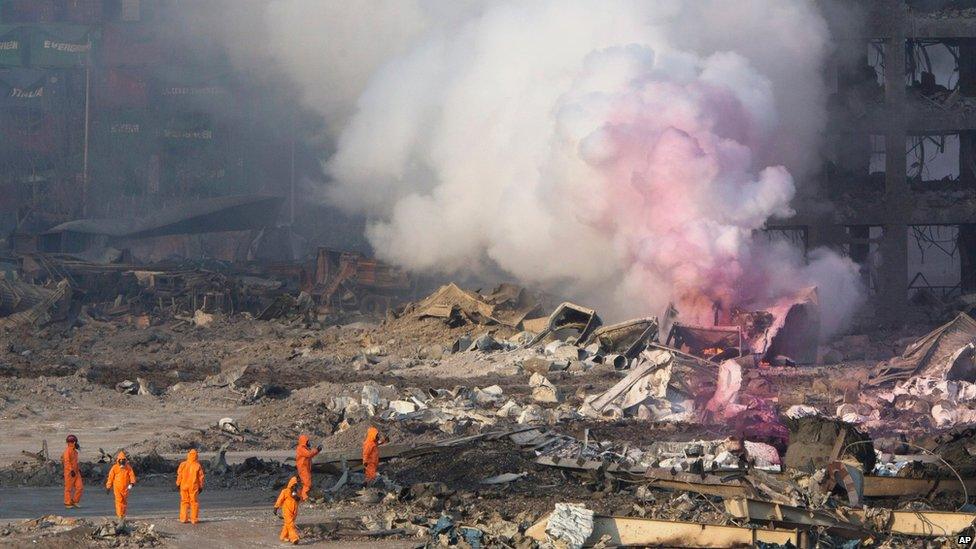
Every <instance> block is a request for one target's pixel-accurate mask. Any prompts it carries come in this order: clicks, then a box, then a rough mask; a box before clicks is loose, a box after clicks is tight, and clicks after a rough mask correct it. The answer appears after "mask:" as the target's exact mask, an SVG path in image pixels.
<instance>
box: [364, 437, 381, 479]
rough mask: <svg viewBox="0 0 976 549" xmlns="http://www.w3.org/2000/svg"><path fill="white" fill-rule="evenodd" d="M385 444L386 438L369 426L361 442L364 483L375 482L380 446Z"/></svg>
mask: <svg viewBox="0 0 976 549" xmlns="http://www.w3.org/2000/svg"><path fill="white" fill-rule="evenodd" d="M386 442H387V439H386V437H385V436H383V434H382V433H380V431H379V429H377V428H376V427H375V426H373V425H370V426H369V429H367V430H366V438H365V439H364V440H363V469H365V470H366V482H373V481H374V480H376V469H377V468H378V467H379V466H380V446H381V445H383V444H386Z"/></svg>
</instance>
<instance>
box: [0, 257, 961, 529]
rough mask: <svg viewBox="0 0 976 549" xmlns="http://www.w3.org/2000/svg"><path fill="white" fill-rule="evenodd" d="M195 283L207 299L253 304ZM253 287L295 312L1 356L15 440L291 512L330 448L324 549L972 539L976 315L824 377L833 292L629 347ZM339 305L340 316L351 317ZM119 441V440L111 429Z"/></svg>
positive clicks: (91, 324)
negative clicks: (251, 496)
mask: <svg viewBox="0 0 976 549" xmlns="http://www.w3.org/2000/svg"><path fill="white" fill-rule="evenodd" d="M189 271H193V269H190V270H189ZM159 272H160V273H163V274H162V275H158V276H157V275H153V276H152V277H150V278H151V279H152V280H154V282H153V285H154V287H155V288H156V291H157V293H156V294H146V295H155V296H156V297H157V298H158V292H159V291H162V289H163V288H164V287H166V286H165V281H166V280H167V277H166V276H164V275H165V274H166V273H172V272H173V271H165V270H160V271H159ZM139 276H143V277H144V275H139ZM187 276H189V275H186V276H184V278H183V279H182V280H184V281H186V280H196V281H199V282H201V283H203V282H205V283H206V284H204V285H203V286H201V288H204V287H205V288H209V289H208V290H207V291H206V292H203V293H214V292H216V289H217V288H218V287H217V286H214V285H213V284H218V283H223V281H226V280H230V278H224V277H221V276H209V275H207V276H202V277H197V275H193V276H190V277H189V278H187ZM224 276H227V277H229V276H230V275H224ZM247 276H252V275H247ZM259 278H260V277H259ZM144 280H149V278H145V277H144ZM244 283H246V284H247V285H250V286H255V287H257V288H261V291H268V292H272V291H273V292H284V294H287V295H289V299H290V300H291V301H288V300H280V301H279V300H277V299H278V298H275V299H276V301H275V303H277V305H275V304H274V303H272V304H271V305H267V306H266V307H265V309H263V310H262V311H259V312H258V313H248V312H241V311H240V310H229V309H226V308H224V307H216V306H211V305H210V304H216V303H219V302H220V299H221V298H218V297H209V298H206V299H208V300H212V301H208V302H207V303H208V305H207V306H206V307H199V306H197V307H192V306H191V307H189V308H188V307H186V306H185V304H184V305H179V304H177V305H176V306H175V307H171V308H170V309H167V307H166V306H165V305H164V306H162V307H160V305H159V303H157V304H156V306H155V307H148V306H137V302H127V301H126V299H127V298H126V297H123V299H122V300H121V301H120V303H119V306H120V307H121V308H120V309H119V310H120V311H128V312H123V313H121V314H118V315H116V314H110V311H111V309H110V308H106V303H105V302H101V303H96V302H91V303H84V304H83V305H84V306H83V308H82V312H84V313H85V314H81V313H79V314H78V316H77V317H75V321H72V323H64V322H63V321H61V323H60V324H59V323H58V322H59V321H57V320H52V321H47V320H45V321H44V322H45V323H46V324H45V325H44V326H38V325H32V324H31V323H30V322H28V323H26V324H22V325H20V326H19V327H17V328H15V329H13V330H12V331H8V332H5V333H4V334H2V335H0V338H3V339H2V341H0V343H2V345H0V351H3V352H0V374H2V375H4V376H6V379H5V384H4V391H3V393H2V394H0V422H2V423H0V424H2V425H3V428H4V429H5V432H7V430H9V431H10V432H11V436H12V438H16V437H31V436H34V433H35V432H36V429H35V426H36V425H53V424H60V425H64V424H66V423H71V425H72V427H71V428H74V426H81V428H80V429H79V430H81V431H82V439H83V440H85V441H87V440H89V438H90V437H93V436H98V437H104V439H105V440H112V441H113V442H112V443H111V444H103V443H102V442H101V441H99V442H98V443H93V444H92V445H91V446H86V447H85V450H84V451H83V459H82V460H81V471H82V474H83V477H84V478H85V481H86V482H87V483H89V484H93V483H98V482H102V480H101V479H103V478H104V475H105V473H106V470H107V468H108V465H109V463H110V462H111V456H112V455H113V454H114V453H115V452H117V451H118V450H119V449H125V450H126V452H127V454H128V455H129V456H130V459H131V461H132V463H133V466H134V467H135V469H136V470H137V472H138V475H139V482H140V484H141V485H145V486H148V487H166V488H167V489H169V488H170V487H171V485H172V476H173V474H174V471H175V468H176V466H177V463H178V462H179V460H180V459H182V455H183V454H185V452H186V451H188V450H189V449H196V450H198V451H200V452H201V461H202V462H203V464H204V468H205V470H206V472H207V484H208V486H209V487H211V488H212V489H214V490H225V489H243V490H249V491H257V492H261V491H268V492H274V491H276V490H278V489H280V488H282V487H283V486H284V485H285V484H286V482H287V480H288V478H289V477H290V476H291V475H293V474H294V463H293V461H292V460H293V459H294V458H293V456H294V445H295V440H296V439H297V437H298V436H299V435H300V434H305V435H308V436H310V437H311V438H312V439H313V440H314V441H316V443H321V444H322V447H323V450H322V453H321V454H319V455H318V456H316V458H315V459H314V460H313V472H314V475H315V481H314V487H313V489H312V490H311V493H310V499H309V500H308V502H306V503H304V504H303V505H304V506H307V507H308V508H309V512H311V513H325V514H328V518H327V519H323V520H319V519H318V518H316V520H315V521H314V522H312V523H304V524H303V523H302V522H301V521H300V523H299V525H300V527H301V528H302V530H303V531H302V534H303V536H304V537H306V539H309V540H312V541H314V540H323V541H324V540H359V541H363V542H368V541H371V540H377V539H384V538H392V539H403V540H411V541H413V540H416V541H417V542H418V543H420V542H423V543H430V544H440V545H445V546H460V547H465V546H471V547H477V546H482V547H489V546H501V545H502V544H504V545H507V546H509V547H535V546H541V545H543V544H546V543H550V544H552V543H556V544H562V546H594V545H600V544H604V545H607V546H609V545H619V544H631V545H650V546H655V545H669V544H670V545H676V544H677V545H680V543H676V542H675V539H677V538H668V537H666V536H665V537H662V536H664V535H665V533H669V532H670V534H668V535H674V536H679V537H680V536H685V537H682V538H680V539H683V540H686V541H687V540H693V541H694V542H695V543H698V542H701V543H705V542H704V541H701V540H703V539H704V538H700V537H695V536H704V535H705V534H707V536H708V537H709V538H710V539H713V540H714V539H718V540H724V541H723V542H722V543H725V544H726V545H735V544H736V543H740V542H741V541H742V540H746V539H748V540H761V541H762V542H763V543H768V544H770V545H769V546H783V545H784V544H785V543H787V542H789V543H793V544H794V545H796V546H804V544H810V543H821V544H822V545H825V544H827V543H830V544H833V545H834V546H838V545H843V544H844V543H850V542H851V541H858V542H866V541H867V540H868V539H874V540H881V541H882V542H883V543H888V544H889V545H890V546H893V547H894V546H898V544H899V543H903V542H902V541H900V540H903V539H906V540H910V541H915V542H917V541H918V538H919V537H925V538H934V539H949V538H946V537H945V536H951V535H952V534H951V533H954V532H956V531H958V530H959V527H958V523H960V522H965V519H966V517H970V519H972V518H976V516H971V515H970V514H969V513H968V511H967V510H968V507H965V508H963V509H962V510H961V511H960V510H959V509H960V507H963V505H964V504H966V503H968V502H967V501H966V496H965V494H966V492H967V491H968V492H969V493H976V485H972V486H971V485H970V484H971V483H970V481H969V477H970V476H971V475H972V474H974V473H976V460H974V459H972V453H971V452H970V450H971V449H970V446H971V445H972V444H971V439H972V434H973V433H972V427H971V425H972V424H974V423H976V419H974V417H976V416H974V414H976V404H974V403H976V351H974V349H976V322H974V321H972V320H971V318H970V317H969V316H968V315H966V314H964V313H963V314H960V313H956V314H955V315H953V316H952V317H951V318H950V319H947V320H946V321H945V322H944V323H943V324H942V325H941V326H932V327H926V328H924V329H921V328H919V329H915V330H914V331H912V330H909V329H903V330H900V331H893V332H889V333H871V334H846V335H843V336H840V337H838V338H835V339H834V340H832V341H829V342H823V344H822V345H819V346H816V345H815V346H814V347H815V350H816V352H814V353H813V355H815V356H816V358H817V359H819V362H820V363H821V364H819V365H810V364H807V363H808V362H809V361H810V357H811V346H810V339H809V336H810V335H811V334H812V333H813V328H814V327H818V326H819V324H818V323H817V322H815V320H816V312H817V310H818V309H817V307H818V305H817V303H816V299H815V296H816V294H815V292H813V293H810V292H808V293H806V294H804V296H805V297H803V298H802V299H800V298H797V299H794V300H786V301H784V302H783V303H780V304H776V305H775V306H774V307H771V308H770V309H769V310H757V309H755V308H750V307H740V308H733V309H731V310H730V311H728V314H729V317H728V318H729V322H732V323H731V324H727V325H722V326H706V327H702V326H695V325H690V324H683V323H681V322H680V314H676V313H675V312H674V311H673V310H671V311H669V312H667V313H666V314H665V315H663V316H662V317H660V319H659V318H658V317H642V318H635V319H631V320H627V321H624V322H617V323H609V324H607V323H604V321H603V318H601V316H600V314H598V312H597V311H595V310H593V309H590V308H587V307H585V306H583V305H578V304H575V303H572V302H562V303H559V304H557V305H555V306H551V305H549V304H548V303H547V299H546V298H544V297H543V296H540V295H537V294H534V293H532V292H529V291H527V290H524V289H521V288H518V287H515V286H511V285H502V286H499V287H497V288H495V289H494V290H491V291H489V292H487V293H483V292H473V291H469V290H464V289H461V288H460V287H459V286H456V285H446V286H443V287H441V288H439V289H438V290H436V291H434V292H433V293H432V294H431V295H430V296H428V297H427V298H425V299H421V300H419V301H417V302H414V303H409V304H406V305H404V306H402V307H395V306H393V307H390V308H389V309H387V310H386V311H384V314H382V315H375V316H361V315H360V316H358V317H349V318H347V320H348V321H346V322H345V324H337V325H328V326H324V325H323V324H321V321H320V316H321V315H320V313H322V311H323V310H324V309H322V307H323V303H322V302H320V301H318V300H317V299H318V298H311V297H309V298H302V297H301V293H300V292H301V291H304V290H299V289H298V288H297V287H295V286H294V285H293V286H291V288H292V290H288V289H287V288H288V287H289V286H288V284H286V283H282V285H281V286H280V287H279V286H276V285H274V284H269V283H267V281H266V280H255V279H252V278H248V279H244ZM140 287H143V288H145V286H140ZM340 287H341V284H340ZM176 288H179V287H178V286H176ZM46 290H48V291H53V290H51V289H50V288H46ZM327 290H328V291H327ZM172 291H181V290H178V289H177V290H172ZM254 291H255V292H257V291H258V290H254ZM289 291H291V293H288V292H289ZM311 291H312V293H308V296H312V294H313V293H314V294H315V295H318V296H321V295H325V294H327V293H329V292H332V291H333V290H329V289H328V288H321V287H318V289H315V288H312V290H311ZM323 292H324V293H323ZM335 292H338V293H333V294H330V295H333V297H336V296H337V295H338V296H340V297H338V298H336V299H333V300H331V301H329V306H330V307H332V309H330V310H332V311H333V312H334V311H336V310H338V309H339V308H341V307H339V305H340V303H339V302H341V301H342V298H341V296H342V295H345V294H343V293H342V292H340V291H339V290H335ZM44 295H45V296H48V295H51V294H47V293H45V294H44ZM255 295H256V294H255ZM69 299H71V300H73V299H74V298H69ZM223 299H225V300H226V299H230V303H236V302H235V301H234V300H235V299H238V298H237V297H235V296H234V295H231V296H230V298H226V297H225V298H223ZM309 299H311V300H312V301H311V303H310V302H309V301H308V300H309ZM337 300H338V301H337ZM157 301H158V299H157ZM285 301H287V303H285ZM126 303H128V304H126ZM224 303H227V301H224ZM191 305H192V303H191ZM347 305H348V303H347ZM113 306H114V301H113ZM235 306H236V305H235ZM309 307H310V308H309ZM69 308H70V307H69ZM50 311H51V312H50V313H48V317H49V318H51V319H56V318H57V317H58V315H60V308H58V309H55V307H53V306H52V308H51V309H50ZM137 312H138V314H136V313H137ZM546 312H549V313H550V314H548V315H546V314H545V313H546ZM55 313H56V314H55ZM265 313H266V314H265ZM329 314H332V313H329ZM142 315H146V316H145V317H143V316H142ZM69 316H70V315H69ZM140 318H143V319H144V320H145V319H148V322H146V321H144V320H139V319H140ZM262 318H267V319H265V320H262ZM328 318H341V316H329V317H328ZM818 329H819V328H818ZM774 331H775V334H774ZM774 336H775V337H774ZM909 336H911V337H909ZM794 338H796V339H795V340H794ZM760 341H766V342H770V341H777V343H776V344H775V345H774V346H766V347H757V345H758V342H760ZM797 341H798V342H799V343H796V342H797ZM68 417H70V418H71V420H70V421H68V420H67V419H66V418H68ZM106 418H108V421H110V422H111V424H112V425H117V426H118V427H117V430H110V431H108V432H107V433H106V432H105V431H104V430H103V429H102V426H103V424H104V423H105V420H106ZM159 418H178V419H177V420H176V421H172V422H168V421H167V422H161V421H160V420H159ZM370 426H375V427H377V428H378V429H379V430H380V431H381V432H383V433H384V434H385V435H386V436H387V437H389V439H390V444H389V445H385V446H381V460H382V463H381V464H380V467H379V479H378V480H377V482H375V483H373V484H368V483H366V480H365V475H364V474H363V472H362V468H361V465H360V461H361V457H362V456H361V447H362V442H363V439H364V437H365V433H366V430H367V428H368V427H370ZM85 429H87V431H85ZM45 436H47V435H45ZM50 436H52V437H53V435H50ZM86 437H87V438H86ZM51 440H54V438H52V439H51ZM99 446H101V448H99ZM2 450H3V446H2V445H0V451H2ZM17 452H23V453H18V454H17V455H16V456H13V458H12V459H8V460H7V462H6V463H5V464H4V465H3V466H0V486H3V487H6V488H14V487H28V486H29V487H36V486H56V485H58V484H59V483H60V482H61V478H60V467H59V464H58V462H57V459H58V456H57V455H51V454H50V453H49V451H48V450H47V449H46V448H45V446H44V445H40V444H39V445H38V446H35V447H33V448H30V449H18V450H17ZM269 456H270V457H269ZM231 457H233V458H234V459H231ZM920 498H925V499H924V505H921V506H920V504H919V501H920ZM557 504H558V506H557ZM339 508H341V509H342V510H343V512H342V513H341V514H336V513H333V511H334V510H336V509H339ZM909 510H910V511H911V512H912V513H916V514H917V513H922V515H919V516H920V517H921V518H919V519H918V521H920V522H917V523H913V522H912V520H913V519H911V516H909ZM772 516H775V517H779V518H777V519H776V522H775V524H771V523H770V522H769V520H770V518H769V517H772ZM913 516H915V515H913ZM916 518H917V517H916ZM65 520H69V519H65ZM48 522H50V523H51V524H50V525H47V526H43V527H40V526H36V525H35V526H34V527H32V528H35V530H37V532H42V531H49V532H52V533H53V532H61V530H63V532H61V533H59V534H58V535H77V536H82V537H83V538H84V540H85V541H82V542H78V543H80V544H84V543H87V542H88V541H89V540H91V542H92V543H98V544H102V543H104V544H118V545H125V544H128V543H132V544H139V543H142V544H144V545H152V544H161V545H167V544H169V540H168V539H167V538H166V537H165V536H159V534H158V532H156V531H155V529H153V528H151V527H149V526H148V525H138V524H136V525H131V526H132V527H131V528H126V529H121V530H120V529H118V528H117V527H115V526H111V525H100V526H96V525H95V524H94V523H87V522H83V521H82V522H74V523H68V522H65V523H64V524H61V523H57V521H53V520H52V521H48ZM970 522H972V520H970ZM38 524H41V523H38ZM44 524H47V523H44ZM78 524H80V525H81V526H77V525H78ZM925 524H935V525H938V527H939V528H941V529H942V530H940V531H938V532H936V531H935V530H934V529H933V528H935V527H927V526H924V525H925ZM967 525H968V523H967ZM69 526H70V527H69ZM116 526H117V525H116ZM8 528H9V529H10V533H9V534H6V535H8V536H17V535H21V534H24V535H27V531H24V532H19V533H18V532H15V531H14V529H15V527H14V526H9V527H8ZM926 528H928V529H926ZM59 529H60V530H59ZM70 532H77V533H74V534H72V533H70ZM696 532H697V533H696ZM946 532H949V534H947V533H946ZM96 534H97V535H96ZM624 534H626V535H625V537H623V538H621V537H620V536H622V535H624ZM30 535H35V534H33V533H32V534H30ZM36 535H40V534H36ZM92 535H96V538H91V536H92ZM156 536H158V537H156ZM627 536H630V537H627ZM940 536H942V538H940ZM18 539H20V538H18ZM79 539H81V538H79ZM695 540H698V541H695ZM689 543H690V542H689ZM709 543H713V542H709ZM750 543H751V542H750ZM904 544H905V545H911V544H910V543H909V542H904Z"/></svg>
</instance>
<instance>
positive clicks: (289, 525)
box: [275, 477, 298, 543]
mask: <svg viewBox="0 0 976 549" xmlns="http://www.w3.org/2000/svg"><path fill="white" fill-rule="evenodd" d="M297 485H298V478H297V477H291V478H290V479H289V480H288V486H286V487H285V488H284V489H282V490H281V492H279V493H278V500H277V501H275V509H281V518H283V519H284V520H285V523H284V524H283V525H282V526H281V532H280V533H279V534H278V539H280V540H281V541H290V542H292V543H298V528H296V527H295V519H296V518H298V499H297V498H296V497H295V496H292V493H293V492H295V490H296V488H295V487H296V486H297ZM296 495H297V493H296Z"/></svg>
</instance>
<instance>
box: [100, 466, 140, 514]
mask: <svg viewBox="0 0 976 549" xmlns="http://www.w3.org/2000/svg"><path fill="white" fill-rule="evenodd" d="M135 483H136V473H135V471H133V470H132V464H130V463H129V460H128V459H126V457H125V452H119V455H117V456H115V464H114V465H112V469H110V470H109V472H108V478H107V479H106V480H105V492H106V493H108V492H109V491H111V492H113V493H114V494H115V516H117V517H119V518H120V519H124V518H125V511H126V507H127V506H128V503H129V490H131V489H132V485H133V484H135Z"/></svg>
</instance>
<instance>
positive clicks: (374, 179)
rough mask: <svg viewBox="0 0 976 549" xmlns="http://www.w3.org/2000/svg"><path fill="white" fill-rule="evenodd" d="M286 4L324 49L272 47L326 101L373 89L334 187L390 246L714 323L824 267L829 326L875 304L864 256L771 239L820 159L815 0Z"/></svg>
mask: <svg viewBox="0 0 976 549" xmlns="http://www.w3.org/2000/svg"><path fill="white" fill-rule="evenodd" d="M302 4H305V5H306V6H307V7H308V11H306V12H301V10H300V9H298V8H297V7H296V6H300V5H302ZM276 5H278V6H287V5H289V4H288V3H286V4H276ZM290 5H291V8H289V9H284V8H283V12H282V13H279V14H278V15H277V16H275V18H273V19H274V21H273V22H272V24H281V25H283V27H282V28H281V29H280V30H281V32H289V33H290V34H287V35H283V38H280V40H285V41H287V40H291V39H292V38H290V37H295V36H299V37H303V36H314V37H318V38H313V39H311V43H313V44H315V45H321V48H320V49H319V50H318V51H319V52H320V53H322V54H323V55H324V56H325V59H321V60H315V59H310V58H309V57H308V56H307V55H305V56H302V57H300V58H294V57H292V58H289V56H288V55H287V52H288V51H291V50H292V49H293V48H290V47H285V46H287V44H285V45H281V44H279V45H278V46H277V47H274V48H273V50H274V51H275V52H276V54H278V55H279V56H282V57H284V58H285V59H286V61H284V64H285V67H286V68H287V69H288V71H289V72H290V73H291V74H292V76H293V78H294V79H295V80H296V81H297V82H299V83H300V84H302V85H303V87H304V89H305V99H306V101H307V102H308V104H309V105H310V106H313V107H314V106H315V105H316V104H317V103H318V104H320V105H321V108H322V112H323V113H326V114H334V113H335V112H336V111H337V108H336V103H337V102H338V103H340V104H341V103H342V102H343V101H349V100H350V99H351V98H353V97H355V99H354V103H349V104H348V105H351V108H350V110H349V113H350V114H349V115H348V116H347V117H346V118H345V119H344V120H343V123H342V125H341V131H339V132H338V146H337V152H336V153H335V155H334V156H333V157H331V158H330V159H329V160H328V161H327V164H326V167H327V171H328V172H329V174H330V175H331V176H332V177H333V178H334V180H335V181H334V186H333V187H332V189H331V191H330V196H331V199H332V200H333V201H334V203H336V204H338V205H340V206H341V207H343V208H346V209H349V210H350V211H355V212H362V213H364V214H365V215H367V216H368V218H369V219H370V223H369V227H368V237H369V240H370V242H371V243H372V245H373V247H374V248H375V250H376V252H377V254H378V255H379V256H380V257H381V258H383V259H386V260H390V261H393V262H396V263H398V264H401V265H403V266H406V267H408V268H411V269H414V270H417V271H424V272H440V273H478V272H483V271H486V270H498V269H500V270H502V271H504V272H505V273H507V274H508V275H510V276H511V277H514V278H516V279H518V280H520V281H522V282H525V283H531V284H537V285H542V286H544V287H552V288H557V289H558V290H559V292H560V293H562V294H568V295H573V296H576V297H578V298H580V299H585V300H587V301H588V302H589V303H592V304H594V305H597V306H600V307H601V308H603V309H604V311H605V312H613V313H616V314H618V315H625V314H626V315H636V314H640V315H645V314H656V313H658V312H660V311H661V310H662V309H663V308H664V307H665V306H666V304H667V303H668V302H669V301H675V302H676V303H677V305H678V308H679V310H680V311H681V312H682V317H683V318H686V319H689V318H691V319H695V320H699V321H702V322H704V321H706V319H710V315H711V311H712V302H713V301H715V300H719V301H722V302H724V303H743V302H755V303H762V302H771V301H773V300H776V299H779V298H781V297H783V296H785V295H788V294H791V293H794V292H796V291H797V290H799V289H800V288H802V287H804V286H807V285H818V286H819V287H820V296H821V301H822V303H823V305H824V310H825V311H826V312H827V314H828V315H830V317H829V318H826V319H825V320H826V322H825V325H826V326H827V327H828V329H831V328H837V327H839V325H840V323H841V322H843V320H844V319H845V318H846V317H847V316H848V315H849V313H850V310H851V308H853V307H856V306H857V304H858V301H859V296H860V294H861V292H860V287H859V284H858V282H857V269H856V267H855V265H854V264H853V263H851V262H850V261H849V260H847V259H844V258H841V257H839V256H837V255H835V254H833V253H831V252H828V251H826V250H818V251H815V252H814V253H811V254H810V257H809V260H810V261H809V262H808V263H807V262H804V261H803V260H802V258H801V257H800V254H799V253H798V251H797V250H795V249H791V248H789V247H786V246H783V245H773V244H770V243H768V241H767V240H766V239H765V238H756V237H754V233H755V231H757V230H758V229H760V228H762V227H763V225H764V223H765V222H766V221H767V220H768V219H770V218H771V217H785V216H789V215H790V214H791V213H792V211H791V208H790V201H791V199H792V198H793V196H794V193H795V191H796V188H795V180H794V176H797V177H802V176H805V175H807V174H808V173H809V170H810V169H811V168H812V167H813V166H814V165H815V163H816V162H817V158H818V145H819V143H820V140H821V135H820V132H821V131H822V129H823V125H824V120H825V118H826V115H825V110H824V104H825V90H824V85H823V83H822V76H821V70H822V66H823V60H824V57H825V55H826V54H827V43H828V38H829V37H828V32H827V26H826V24H825V22H824V20H823V18H822V17H821V15H820V14H819V12H818V11H817V9H816V6H815V5H814V4H813V3H812V2H810V1H804V0H743V1H736V2H728V1H724V0H687V1H678V0H657V1H655V0H516V1H489V2H483V3H482V2H466V3H462V4H458V3H451V2H447V3H444V2H408V1H405V0H404V1H393V2H378V3H377V2H368V3H363V2H312V3H311V4H309V3H308V2H301V1H296V2H292V3H290ZM324 6H327V7H324ZM368 7H377V11H376V12H375V13H376V14H377V17H376V19H372V18H370V17H369V16H368V15H364V13H366V14H368V13H369V11H368V9H367V8H368ZM364 10H365V11H364ZM390 10H393V12H391V11H390ZM299 14H301V15H299ZM394 14H396V15H399V16H400V17H395V16H392V15H394ZM316 15H320V17H317V16H316ZM275 21H276V22H277V23H275ZM337 26H338V27H341V28H336V27H337ZM296 29H297V30H296ZM333 30H335V31H336V32H338V33H339V38H340V39H346V40H347V41H346V42H344V43H341V44H340V43H339V42H330V40H331V38H330V37H332V36H333V34H332V31H333ZM312 31H314V32H312ZM272 34H276V33H272ZM366 36H369V37H371V38H372V40H365V41H364V40H363V37H366ZM316 40H317V41H316ZM331 48H343V49H342V50H341V51H342V52H343V53H342V54H341V55H338V56H337V54H336V53H335V51H334V50H333V49H331ZM357 48H358V49H357ZM303 51H306V50H303ZM306 53H308V52H307V51H306ZM336 58H338V59H336ZM289 59H290V60H289ZM359 61H362V64H361V65H359V64H358V63H359ZM360 69H361V70H360ZM323 75H325V76H323ZM336 75H343V76H344V77H345V78H348V80H342V81H340V82H333V81H332V79H331V78H328V77H327V76H332V77H334V76H336ZM338 110H341V109H338ZM791 174H792V175H791ZM608 316H614V315H613V314H610V315H608ZM696 317H697V318H696Z"/></svg>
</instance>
